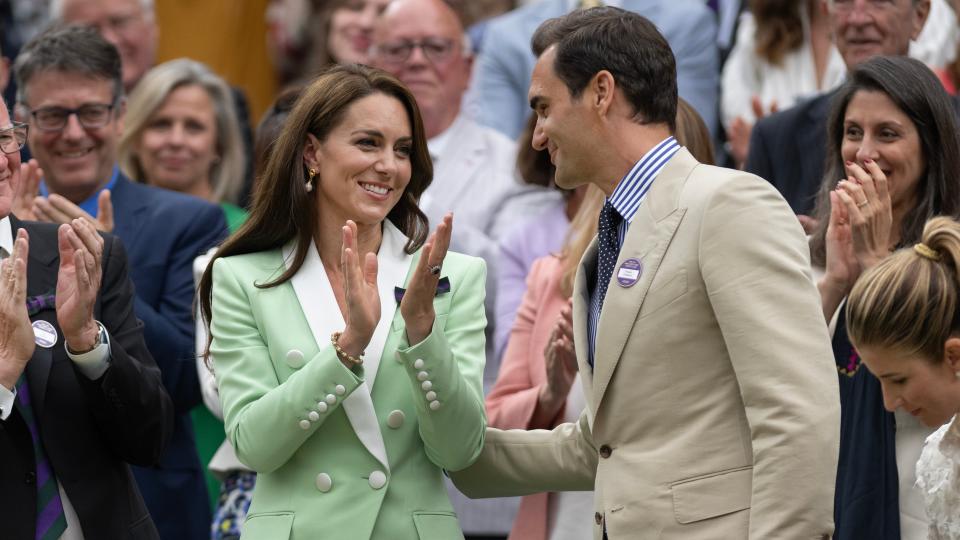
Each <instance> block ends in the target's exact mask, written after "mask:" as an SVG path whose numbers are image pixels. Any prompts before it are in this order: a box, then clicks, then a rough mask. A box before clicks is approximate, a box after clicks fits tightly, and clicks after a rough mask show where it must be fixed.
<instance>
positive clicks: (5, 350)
mask: <svg viewBox="0 0 960 540" xmlns="http://www.w3.org/2000/svg"><path fill="white" fill-rule="evenodd" d="M29 251H30V247H29V236H28V235H27V231H25V230H23V229H20V230H19V231H17V239H16V241H15V242H14V244H13V253H11V254H10V256H9V257H8V258H7V259H6V260H4V261H3V263H2V264H0V384H2V385H3V386H4V387H6V388H7V389H8V390H13V387H14V386H15V385H16V384H17V380H18V379H19V378H20V374H21V373H23V369H24V367H25V366H26V365H27V362H28V361H30V357H31V356H33V350H34V348H35V347H36V344H35V343H34V341H33V328H32V327H31V325H30V316H29V315H28V314H27V256H28V255H29Z"/></svg>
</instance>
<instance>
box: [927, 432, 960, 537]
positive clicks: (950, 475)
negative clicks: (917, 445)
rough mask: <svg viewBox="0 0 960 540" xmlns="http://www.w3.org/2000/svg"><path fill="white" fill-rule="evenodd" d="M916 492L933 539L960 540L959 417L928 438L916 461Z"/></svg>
mask: <svg viewBox="0 0 960 540" xmlns="http://www.w3.org/2000/svg"><path fill="white" fill-rule="evenodd" d="M917 489H919V490H920V494H921V497H922V498H923V502H924V506H925V508H926V511H927V517H928V518H929V519H930V531H929V538H930V540H960V424H958V419H957V417H956V416H954V417H953V420H951V421H950V423H949V424H945V425H944V426H942V427H941V428H940V429H938V430H937V431H935V432H933V434H932V435H930V436H929V437H927V441H926V443H924V446H923V451H922V452H921V453H920V459H919V460H917Z"/></svg>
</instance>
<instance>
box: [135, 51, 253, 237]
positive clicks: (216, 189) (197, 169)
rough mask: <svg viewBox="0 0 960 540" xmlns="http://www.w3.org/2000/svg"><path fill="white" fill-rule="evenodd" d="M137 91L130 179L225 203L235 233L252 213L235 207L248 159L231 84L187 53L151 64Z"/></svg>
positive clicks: (229, 225) (224, 206)
mask: <svg viewBox="0 0 960 540" xmlns="http://www.w3.org/2000/svg"><path fill="white" fill-rule="evenodd" d="M143 82H144V83H145V84H143V85H142V86H137V89H136V90H134V92H133V93H132V94H131V95H130V101H129V103H128V106H127V114H126V117H125V119H124V132H123V136H121V137H120V147H119V156H120V167H121V169H122V170H123V172H124V173H126V174H127V176H129V177H130V178H132V179H134V180H136V181H139V182H143V183H145V184H149V185H152V186H157V187H161V188H165V189H171V190H173V191H180V192H182V193H187V194H189V195H193V196H195V197H200V198H201V199H206V200H208V201H210V202H212V203H216V204H219V205H220V208H222V209H223V213H224V215H225V217H226V219H227V227H228V228H229V229H230V231H234V230H236V228H237V227H239V226H240V224H241V223H243V220H244V219H245V218H246V211H244V210H243V209H242V208H240V207H238V206H236V205H235V204H233V202H235V201H236V198H237V196H238V195H239V190H240V188H241V187H242V182H243V167H244V156H243V146H242V144H241V142H240V129H239V126H238V124H237V118H236V115H235V114H234V112H235V111H234V107H233V97H232V94H231V92H230V87H229V86H228V85H227V83H226V82H224V80H223V79H221V78H220V77H219V76H217V75H216V74H215V73H213V72H212V71H210V69H209V68H207V67H206V66H205V65H203V64H201V63H199V62H195V61H193V60H188V59H186V58H181V59H179V60H172V61H170V62H166V63H164V64H160V65H159V66H157V67H155V68H153V69H151V70H150V71H149V72H147V74H146V75H145V76H144V78H143Z"/></svg>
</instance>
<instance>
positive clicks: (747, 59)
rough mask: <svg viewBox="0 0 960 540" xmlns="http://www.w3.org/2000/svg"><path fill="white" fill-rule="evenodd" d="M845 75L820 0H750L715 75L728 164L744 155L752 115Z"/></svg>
mask: <svg viewBox="0 0 960 540" xmlns="http://www.w3.org/2000/svg"><path fill="white" fill-rule="evenodd" d="M845 74H846V67H845V66H844V65H843V58H841V57H840V53H838V52H837V49H836V47H834V46H833V43H832V42H831V41H830V29H829V25H828V21H827V13H826V11H824V9H823V4H822V2H821V0H788V1H781V2H770V1H769V0H766V1H765V0H751V1H750V11H749V12H745V13H744V14H743V15H742V16H741V21H740V27H739V29H738V30H737V41H736V44H735V45H734V46H733V50H732V51H731V53H730V56H729V57H728V58H727V62H726V64H724V66H723V74H722V75H721V78H720V95H721V101H720V112H721V117H722V120H723V127H724V129H725V130H726V133H727V140H728V141H729V143H730V145H729V148H730V154H731V157H733V159H734V163H736V164H737V165H738V166H739V165H742V164H743V162H744V160H746V159H747V150H748V147H749V143H750V130H751V129H752V128H753V124H754V123H755V122H756V121H757V120H758V119H760V118H762V117H763V116H765V115H767V114H769V113H771V112H776V111H777V110H778V109H779V110H785V109H789V108H790V107H793V106H794V104H796V103H797V102H798V101H801V100H803V99H805V98H809V97H811V96H814V95H816V94H819V93H822V92H827V91H829V90H832V89H833V88H834V87H836V86H837V85H839V84H840V83H841V82H842V81H843V78H844V75H845Z"/></svg>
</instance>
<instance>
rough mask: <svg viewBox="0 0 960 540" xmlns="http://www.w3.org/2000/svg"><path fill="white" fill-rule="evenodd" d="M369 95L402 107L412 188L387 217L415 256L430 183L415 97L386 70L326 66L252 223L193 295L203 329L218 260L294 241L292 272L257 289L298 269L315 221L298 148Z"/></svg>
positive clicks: (276, 160) (277, 157) (279, 146)
mask: <svg viewBox="0 0 960 540" xmlns="http://www.w3.org/2000/svg"><path fill="white" fill-rule="evenodd" d="M374 94H385V95H387V96H391V97H394V98H396V99H397V100H398V101H400V103H402V104H403V107H404V109H406V111H407V116H408V117H409V119H410V126H411V128H412V132H413V133H412V134H413V145H412V149H411V150H412V151H411V154H410V164H411V171H412V172H411V175H410V182H409V183H408V184H407V188H406V189H405V190H404V192H403V195H402V196H401V197H400V200H399V201H398V202H397V204H396V206H394V207H393V208H392V209H391V210H390V213H389V214H388V215H387V219H388V220H390V221H391V222H392V223H393V224H394V225H396V226H397V228H399V229H400V230H401V231H403V233H404V234H405V235H406V236H407V238H409V241H408V242H407V245H406V246H405V250H406V252H407V253H413V252H414V251H416V250H417V249H419V248H420V246H422V245H423V243H424V242H425V241H426V239H427V233H428V232H429V230H428V223H427V217H426V216H425V215H424V214H423V212H422V211H421V210H420V208H419V206H417V203H418V201H419V200H420V195H421V194H422V193H423V191H424V190H425V189H427V186H429V185H430V182H431V181H432V180H433V165H432V163H431V161H430V154H429V152H428V151H427V139H426V134H425V133H424V130H423V121H422V120H421V119H420V109H418V108H417V102H416V100H415V99H414V97H413V94H411V93H410V90H408V89H407V87H406V86H404V85H403V83H401V82H400V81H398V80H397V79H395V78H394V77H393V76H391V75H390V74H388V73H387V72H385V71H382V70H379V69H375V68H371V67H367V66H363V65H360V64H350V65H343V66H341V65H335V66H331V67H330V68H328V69H327V70H326V71H324V72H323V73H321V74H320V76H319V77H317V78H316V79H315V80H314V81H313V82H312V83H311V84H310V85H309V86H308V87H306V88H305V89H304V90H303V93H302V94H301V96H300V98H299V99H298V100H297V102H296V104H295V105H294V107H293V110H291V111H290V115H289V116H288V117H287V121H286V125H285V126H284V128H283V131H282V132H281V133H280V137H279V138H278V139H277V141H276V143H275V144H274V147H273V150H272V151H271V153H270V156H269V159H268V160H267V164H266V167H265V168H264V171H263V174H262V175H261V176H260V178H258V179H257V182H256V187H255V189H254V192H253V208H252V210H251V211H250V217H249V218H248V219H247V221H246V223H244V224H243V225H242V226H241V227H240V229H239V230H238V231H237V232H236V233H234V234H233V235H232V236H230V238H228V239H227V241H226V242H224V244H223V245H222V246H221V247H220V249H218V250H217V252H216V254H215V255H214V256H213V257H212V258H211V259H210V264H208V265H207V268H206V270H204V272H203V277H202V278H201V279H200V288H199V291H198V295H199V298H200V312H201V315H202V316H203V321H204V324H205V325H206V327H207V328H208V329H209V328H210V318H211V315H212V312H211V302H212V298H213V264H214V262H216V260H217V259H219V258H221V257H230V256H232V255H242V254H245V253H255V252H259V251H267V250H271V249H277V248H280V247H281V246H283V245H284V244H286V243H287V242H289V241H291V240H295V241H296V249H295V252H294V257H293V262H292V263H291V264H290V268H289V269H287V270H286V271H285V272H283V273H282V274H281V275H280V277H278V278H276V279H275V280H273V281H270V282H268V283H258V284H257V287H259V288H264V289H266V288H270V287H276V286H277V285H280V284H282V283H285V282H287V281H288V280H290V278H291V277H293V275H294V274H296V273H297V271H299V270H300V267H301V266H303V262H304V260H306V258H307V253H308V252H309V249H310V243H311V242H313V233H314V231H315V230H316V227H317V223H318V222H319V217H318V216H317V204H316V198H315V197H314V196H312V195H311V194H310V193H309V192H308V191H307V189H306V182H307V178H308V173H307V166H306V164H305V163H304V161H303V149H304V146H305V145H306V142H307V135H308V134H312V135H314V136H315V137H316V138H317V139H319V140H320V141H324V140H326V138H327V136H328V135H329V134H330V132H331V131H332V130H333V129H334V128H335V127H336V126H338V125H339V124H340V122H341V120H342V119H343V117H344V115H345V114H346V112H347V109H348V108H349V107H350V105H352V104H353V103H354V102H355V101H357V100H359V99H361V98H364V97H367V96H370V95H374ZM208 335H209V336H211V338H208V341H207V349H208V351H209V341H210V339H212V334H210V333H209V332H208Z"/></svg>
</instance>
